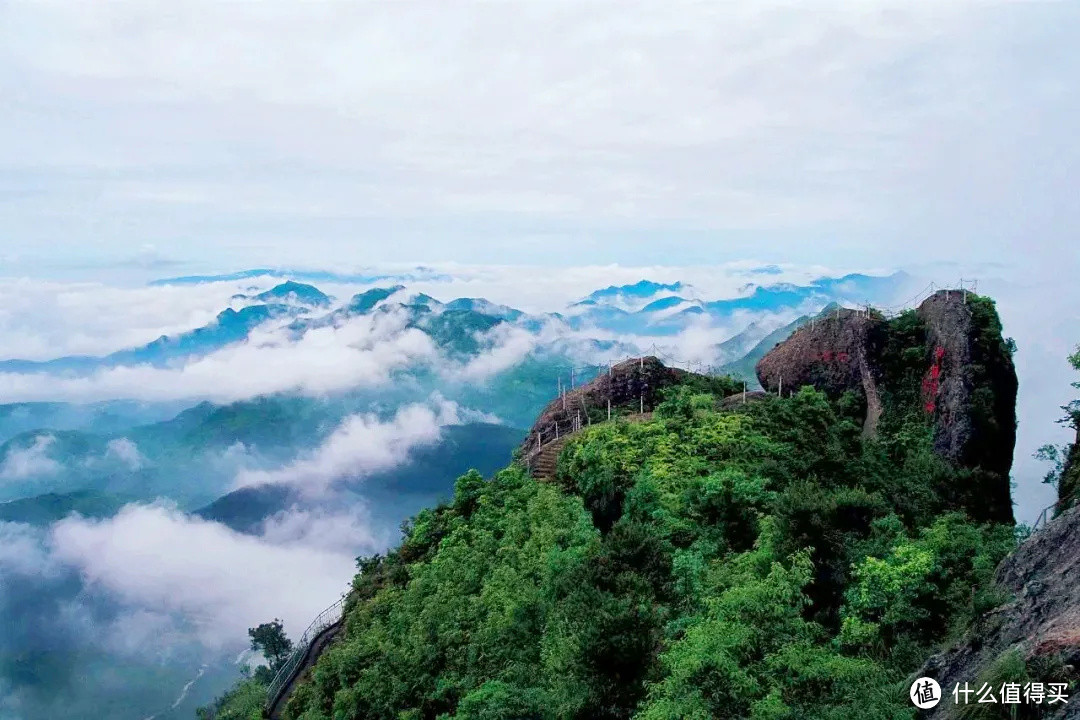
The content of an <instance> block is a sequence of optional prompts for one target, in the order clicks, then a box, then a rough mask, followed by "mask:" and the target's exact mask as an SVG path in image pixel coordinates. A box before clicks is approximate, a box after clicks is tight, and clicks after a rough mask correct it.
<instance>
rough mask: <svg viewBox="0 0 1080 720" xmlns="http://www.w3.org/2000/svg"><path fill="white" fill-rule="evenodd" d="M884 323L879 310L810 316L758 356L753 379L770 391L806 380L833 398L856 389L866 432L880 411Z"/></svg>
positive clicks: (793, 386) (791, 388)
mask: <svg viewBox="0 0 1080 720" xmlns="http://www.w3.org/2000/svg"><path fill="white" fill-rule="evenodd" d="M884 327H885V321H884V319H883V318H881V316H879V315H878V316H874V315H871V316H870V317H867V316H865V315H864V314H863V313H862V312H859V311H856V310H846V309H842V310H839V311H838V312H833V313H830V314H829V315H827V316H825V317H819V318H816V319H814V320H813V321H812V322H811V323H809V324H806V325H803V326H802V327H800V328H799V329H798V330H796V331H795V332H794V333H792V335H791V337H789V338H788V339H787V340H785V341H783V342H781V343H780V344H779V345H777V346H776V347H775V348H773V349H772V350H771V351H770V352H769V353H767V354H766V355H765V357H763V358H762V359H761V360H760V361H759V362H758V364H757V368H756V371H757V376H758V382H760V383H761V386H762V387H763V388H765V391H766V392H771V393H776V392H778V391H780V390H781V385H782V386H783V388H786V389H787V390H789V391H792V392H793V391H795V390H798V389H799V388H800V387H802V386H803V385H812V386H813V387H815V388H817V389H819V390H821V391H822V392H824V393H825V394H827V395H829V396H830V397H833V398H837V397H839V396H840V395H842V394H844V393H845V392H847V391H849V390H850V391H855V392H858V393H860V394H862V395H863V397H864V398H865V399H866V403H867V413H866V420H865V422H864V423H863V433H864V434H865V435H867V436H872V435H873V434H874V433H875V431H876V428H877V423H878V420H879V419H880V417H881V412H882V408H881V399H880V396H879V393H878V383H879V381H880V378H879V375H880V373H879V372H878V371H877V369H876V357H877V355H878V353H879V352H880V345H881V337H882V333H883V331H884Z"/></svg>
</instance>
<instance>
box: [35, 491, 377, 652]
mask: <svg viewBox="0 0 1080 720" xmlns="http://www.w3.org/2000/svg"><path fill="white" fill-rule="evenodd" d="M353 537H358V534H357V533H356V532H355V531H353ZM324 544H325V543H324ZM50 549H51V556H52V557H53V558H54V560H55V561H56V562H62V563H64V564H66V565H69V566H71V567H74V568H76V569H77V570H78V571H79V573H80V575H81V576H82V578H83V579H84V581H85V582H86V583H87V584H88V585H89V586H90V587H91V588H93V589H95V592H105V593H107V594H109V595H110V596H113V597H116V598H117V599H119V600H121V601H123V602H125V603H128V604H130V605H132V606H135V607H139V608H144V609H148V610H151V611H155V612H164V613H169V614H172V613H178V614H180V615H182V616H183V617H184V618H186V619H187V620H188V621H190V622H191V623H192V624H193V625H194V626H195V628H196V630H197V632H198V635H199V638H200V640H201V641H202V642H203V643H204V644H206V645H207V646H210V647H221V646H234V645H236V644H237V640H238V639H239V638H243V637H244V634H245V630H246V628H248V627H251V626H252V625H253V624H254V623H257V622H260V621H262V620H264V619H268V618H269V617H273V616H277V617H281V618H282V619H283V620H285V622H286V626H287V629H288V631H289V632H290V633H291V634H294V635H295V634H299V632H301V631H302V630H303V628H304V627H305V626H306V625H307V623H308V622H309V621H310V619H311V618H312V617H314V615H315V614H316V613H317V612H318V611H319V610H321V609H322V608H323V607H325V606H327V605H329V604H330V603H331V602H333V601H334V600H335V599H336V598H337V597H339V596H340V594H341V593H342V592H344V590H345V589H346V587H347V583H348V581H349V579H350V578H351V577H352V574H353V572H354V570H355V568H354V558H355V555H356V554H357V553H353V552H343V551H341V549H340V547H339V549H338V551H328V550H325V549H319V548H316V547H312V546H310V545H305V544H304V543H303V542H300V543H297V544H293V545H282V544H277V543H275V542H272V541H269V540H267V539H265V538H261V537H255V536H249V535H243V534H240V533H236V532H233V531H232V530H229V529H228V528H226V527H224V526H222V525H219V524H217V523H213V522H209V521H204V520H200V519H196V518H192V517H190V516H186V515H184V514H182V513H180V512H179V511H177V510H176V509H175V508H172V507H169V506H165V505H151V506H148V505H129V506H127V507H125V508H124V509H122V510H121V511H120V513H119V514H117V515H116V516H114V517H112V518H110V519H107V520H86V519H83V518H79V517H69V518H67V519H65V520H62V521H60V522H58V523H56V524H55V525H54V526H53V528H52V531H51V536H50ZM358 550H361V551H366V550H368V548H367V547H359V548H358ZM284 587H287V588H288V592H283V591H282V588H284Z"/></svg>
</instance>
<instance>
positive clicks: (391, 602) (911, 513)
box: [207, 300, 1015, 720]
mask: <svg viewBox="0 0 1080 720" xmlns="http://www.w3.org/2000/svg"><path fill="white" fill-rule="evenodd" d="M981 302H983V303H985V305H984V306H982V310H981V311H985V312H988V313H991V314H992V318H991V319H992V320H993V322H990V323H987V324H975V325H972V326H971V329H970V333H971V336H972V337H971V339H972V340H973V341H978V342H984V343H988V344H991V345H993V344H995V343H996V344H997V345H994V346H995V347H997V346H1000V347H1005V343H1004V340H1003V339H1002V338H1001V335H1000V326H999V325H997V324H996V314H995V313H994V310H993V304H992V303H991V302H990V301H989V300H982V301H981ZM883 322H886V323H887V325H888V328H887V329H888V330H889V332H888V333H887V334H886V337H887V338H888V339H889V341H890V342H891V343H892V346H891V347H892V350H890V351H889V352H888V353H886V354H885V356H884V357H898V358H900V360H902V361H904V362H907V363H908V366H905V367H909V369H910V372H896V373H890V374H888V375H885V376H883V382H882V383H881V384H880V386H878V390H879V392H881V393H882V394H886V395H887V400H886V402H885V405H886V411H885V414H884V415H883V416H882V419H881V422H880V423H879V425H878V427H877V429H876V431H875V432H874V433H873V434H869V435H868V434H866V433H864V425H865V422H866V414H867V400H866V397H865V395H861V394H860V392H859V387H853V388H842V389H839V390H840V391H838V392H836V391H835V390H837V388H830V387H824V388H823V390H825V391H822V390H816V389H814V387H812V384H813V382H814V379H813V378H811V380H810V382H811V385H808V386H804V387H801V388H800V387H797V386H794V387H789V386H787V385H785V387H789V390H788V391H787V392H783V393H782V396H779V397H778V396H776V395H771V396H766V397H763V398H760V399H757V400H755V401H752V402H748V403H745V404H744V403H741V402H738V401H735V402H732V401H728V402H726V403H725V402H723V399H724V398H723V394H724V393H725V391H726V390H727V389H728V388H729V387H730V384H729V383H716V382H712V381H709V380H707V379H704V378H700V377H699V376H694V375H691V374H686V375H683V376H680V377H681V379H682V382H680V383H678V384H675V385H673V386H671V387H669V388H668V389H667V390H666V391H665V392H664V399H663V400H662V401H661V402H660V403H659V404H658V405H657V406H656V408H655V411H654V413H653V415H652V418H651V419H650V420H648V421H644V422H626V421H624V420H621V419H615V420H613V421H611V422H596V423H593V424H592V425H591V426H586V427H585V428H583V429H582V430H581V431H580V432H578V433H575V434H574V435H573V436H572V438H571V439H570V440H569V442H567V444H566V446H565V448H564V449H563V450H562V453H561V455H560V457H559V461H558V468H557V471H556V477H555V480H554V481H551V482H538V481H536V480H534V479H532V478H531V477H529V475H528V473H527V472H526V470H525V468H524V467H523V466H522V465H521V464H520V463H514V464H512V465H510V466H509V467H507V468H506V469H505V470H502V471H500V472H498V473H495V475H494V476H493V477H491V478H489V479H485V478H484V477H482V476H481V475H480V474H479V473H468V474H466V475H464V476H462V477H461V478H460V479H459V480H458V481H457V484H456V488H455V493H454V497H453V500H452V501H451V502H449V503H447V504H445V505H442V506H439V507H437V508H433V509H430V510H425V511H423V512H421V513H420V514H418V515H417V516H416V517H415V518H414V519H413V521H412V522H411V523H409V524H408V525H407V526H406V528H405V533H404V539H403V541H402V543H401V545H400V546H399V547H398V548H397V549H395V550H393V551H392V552H390V553H388V554H387V555H386V556H375V557H368V558H362V559H360V560H359V561H358V566H359V569H360V572H359V573H358V574H357V575H356V577H355V578H354V581H353V586H352V591H351V592H350V594H349V597H348V600H347V607H346V614H345V625H344V631H343V633H342V634H341V637H340V638H339V640H338V641H337V642H335V643H334V644H332V645H331V646H330V648H329V649H328V650H327V651H326V652H325V653H324V654H323V656H322V657H321V658H320V659H319V661H318V663H317V664H316V665H315V667H314V668H313V670H312V671H311V673H310V674H309V676H308V677H307V680H306V681H305V682H303V683H302V684H300V685H299V687H298V688H297V689H296V691H295V692H294V693H293V694H292V696H291V698H290V699H289V701H288V703H287V705H286V707H285V710H284V713H283V717H286V718H292V719H299V718H303V719H304V720H321V719H324V718H326V719H329V718H335V719H337V718H373V719H374V718H379V719H386V720H402V719H409V720H420V719H422V718H423V719H431V720H436V719H445V720H449V719H450V718H455V719H458V720H463V719H465V718H469V719H472V720H481V719H483V720H496V719H498V720H511V719H521V718H537V719H540V718H544V719H547V718H551V719H553V720H554V719H556V718H582V719H585V718H612V719H615V718H639V719H641V720H661V719H663V720H675V719H676V718H700V719H701V720H705V719H706V718H755V719H761V720H763V719H765V718H793V719H795V718H797V719H800V720H801V719H803V718H836V719H837V720H839V719H840V718H843V719H845V720H847V719H849V718H907V717H914V711H913V708H912V706H911V704H910V703H909V701H908V695H907V686H906V683H905V680H906V679H907V678H908V677H909V675H910V673H912V672H913V671H915V670H917V669H918V668H919V667H920V665H921V664H922V662H923V661H924V659H925V658H926V657H927V656H928V655H929V654H930V653H931V652H932V651H933V650H934V649H935V648H936V647H937V646H938V645H939V644H940V643H941V642H942V641H943V640H945V639H947V638H950V637H953V636H956V635H957V634H958V633H959V632H961V631H962V629H963V628H964V627H966V625H967V624H968V622H969V621H970V620H971V619H973V618H976V617H979V616H980V615H981V614H982V613H983V612H984V611H986V610H988V609H990V608H992V607H994V606H995V605H996V604H997V603H998V602H999V600H1000V598H999V597H998V595H997V591H996V590H995V589H994V588H993V587H992V586H991V584H990V580H991V577H992V574H993V571H994V568H995V566H996V565H997V564H998V563H999V561H1000V560H1001V559H1002V558H1003V557H1005V555H1006V554H1007V553H1008V552H1009V551H1010V550H1011V549H1012V548H1013V546H1014V544H1015V543H1014V530H1013V527H1012V524H1011V515H1010V516H1009V518H1008V519H1006V518H1004V517H1003V514H1002V513H1000V512H997V511H993V512H991V511H988V510H987V508H985V507H979V506H978V497H979V494H978V488H977V487H974V486H973V484H974V483H979V482H982V481H983V480H985V478H986V477H987V476H986V475H985V474H980V473H977V472H973V470H972V467H976V468H977V467H979V464H978V462H979V458H977V457H974V458H968V460H973V461H974V463H975V464H974V465H970V464H969V465H964V464H961V463H959V462H957V461H956V460H955V459H954V458H950V457H948V456H947V454H945V453H943V452H942V451H941V448H940V447H939V446H938V445H937V443H936V442H935V437H936V435H935V422H936V420H935V414H934V412H933V411H932V410H929V409H928V405H927V402H926V395H925V393H926V391H927V390H926V387H925V385H924V380H925V377H926V376H927V375H930V374H932V370H931V369H930V367H932V365H931V366H923V367H922V368H921V371H920V370H919V363H921V362H923V361H924V360H926V359H929V360H930V361H931V362H932V361H933V358H934V353H933V351H932V350H931V352H930V354H929V356H927V345H926V344H925V343H923V342H919V341H918V340H919V337H918V336H917V334H915V337H914V339H912V338H911V337H909V336H908V335H905V334H904V333H903V332H901V331H902V330H903V329H904V328H906V327H908V326H909V325H910V323H911V318H909V317H902V318H900V319H898V320H894V321H883ZM1009 367H1011V363H1010V365H1009ZM763 384H765V385H766V387H768V383H763ZM984 387H985V389H986V390H988V391H989V393H990V394H991V396H990V397H989V398H984V399H985V400H987V401H988V402H990V403H991V404H993V403H994V402H996V399H997V394H999V393H1000V394H1002V395H1003V396H1004V397H1006V398H1011V399H1014V398H1015V385H1014V384H1012V385H1010V383H1009V382H1007V381H1006V382H1004V383H1003V384H1002V385H1000V386H998V385H994V384H992V383H991V384H990V385H986V386H984ZM792 391H793V392H792ZM1010 393H1011V395H1010ZM1011 399H1010V401H1011ZM994 452H995V453H998V452H1000V448H995V449H994ZM995 457H996V455H995ZM957 488H964V489H965V491H964V492H957ZM986 498H987V500H986V501H987V502H988V503H996V502H998V500H999V498H998V497H997V496H996V495H995V494H993V493H988V494H987V495H986ZM1002 520H1005V521H1004V522H1003V521H1002ZM259 699H260V686H259V683H258V682H257V681H255V680H248V681H245V683H243V684H241V685H240V686H239V687H238V688H237V690H236V691H235V692H234V693H233V694H232V695H231V696H229V697H227V698H225V699H223V702H222V703H220V704H219V706H218V707H217V708H216V709H215V710H208V711H207V712H208V714H210V715H212V716H214V717H219V718H227V717H257V716H258V713H259V712H261V709H260V708H259V707H257V704H258V703H257V701H258V700H259Z"/></svg>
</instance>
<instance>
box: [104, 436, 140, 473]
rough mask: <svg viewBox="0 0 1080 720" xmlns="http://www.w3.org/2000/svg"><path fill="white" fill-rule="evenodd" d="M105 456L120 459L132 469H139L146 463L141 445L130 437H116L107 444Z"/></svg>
mask: <svg viewBox="0 0 1080 720" xmlns="http://www.w3.org/2000/svg"><path fill="white" fill-rule="evenodd" d="M105 457H106V458H110V459H114V460H119V461H120V462H122V463H123V464H124V465H127V467H128V469H130V470H138V469H140V468H142V467H143V466H144V465H145V464H146V458H145V457H143V454H142V453H141V452H139V446H138V445H136V444H135V443H134V442H132V441H131V440H129V439H128V438H115V439H113V440H110V441H109V442H108V443H106V445H105Z"/></svg>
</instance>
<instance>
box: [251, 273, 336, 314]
mask: <svg viewBox="0 0 1080 720" xmlns="http://www.w3.org/2000/svg"><path fill="white" fill-rule="evenodd" d="M255 299H256V300H258V301H259V302H262V303H282V304H286V305H303V306H307V307H311V308H324V307H329V306H330V303H331V302H332V298H331V297H330V296H329V295H327V294H326V293H324V292H323V291H322V290H319V288H317V287H315V286H314V285H306V284H304V283H298V282H295V281H293V280H287V281H285V282H283V283H281V284H280V285H275V286H274V287H272V288H270V289H269V290H267V291H265V292H261V293H259V294H258V295H256V296H255Z"/></svg>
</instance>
